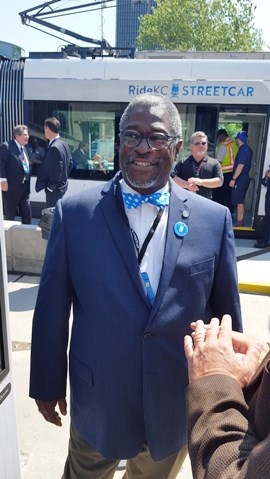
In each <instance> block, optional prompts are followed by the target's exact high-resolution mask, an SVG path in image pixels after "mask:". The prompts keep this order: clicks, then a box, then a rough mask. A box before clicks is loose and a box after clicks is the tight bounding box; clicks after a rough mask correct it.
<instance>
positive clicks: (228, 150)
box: [213, 128, 238, 213]
mask: <svg viewBox="0 0 270 479" xmlns="http://www.w3.org/2000/svg"><path fill="white" fill-rule="evenodd" d="M217 143H218V149H217V152H216V159H217V160H218V161H219V162H220V164H221V169H222V173H223V178H224V181H223V185H222V186H221V187H220V188H215V189H214V191H213V200H214V201H217V202H218V203H220V204H221V205H224V206H227V208H229V210H230V212H231V213H233V210H234V207H233V206H232V204H231V188H230V186H229V184H230V181H231V179H232V171H233V165H234V160H235V157H236V153H237V151H238V147H237V144H236V143H235V141H233V140H231V139H230V138H229V135H228V133H227V131H226V130H225V129H224V128H221V129H220V130H218V132H217Z"/></svg>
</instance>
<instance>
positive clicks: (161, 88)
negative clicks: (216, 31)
mask: <svg viewBox="0 0 270 479" xmlns="http://www.w3.org/2000/svg"><path fill="white" fill-rule="evenodd" d="M143 93H155V94H159V95H164V96H170V98H184V97H186V98H191V97H193V98H194V97H196V98H197V97H212V98H213V97H223V98H224V97H228V98H231V97H238V98H240V97H253V96H254V87H253V86H250V85H241V84H220V85H217V84H209V83H208V84H207V83H205V84H201V83H194V82H192V83H191V84H180V83H173V84H172V85H161V84H154V85H143V86H141V85H129V96H133V95H134V96H137V95H142V94H143Z"/></svg>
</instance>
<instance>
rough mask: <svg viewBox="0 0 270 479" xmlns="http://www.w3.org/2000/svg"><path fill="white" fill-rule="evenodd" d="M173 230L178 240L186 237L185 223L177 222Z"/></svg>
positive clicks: (186, 228)
mask: <svg viewBox="0 0 270 479" xmlns="http://www.w3.org/2000/svg"><path fill="white" fill-rule="evenodd" d="M173 229H174V232H175V234H176V236H179V237H180V238H182V237H183V236H186V234H187V232H188V227H187V225H186V223H182V221H179V222H178V223H175V225H174V227H173Z"/></svg>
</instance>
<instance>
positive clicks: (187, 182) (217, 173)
mask: <svg viewBox="0 0 270 479" xmlns="http://www.w3.org/2000/svg"><path fill="white" fill-rule="evenodd" d="M207 149H208V138H207V136H206V134H205V133H204V132H203V131H195V132H194V133H193V134H192V135H191V138H190V150H191V153H192V155H190V156H189V157H188V158H181V159H180V160H179V161H178V163H177V165H176V166H175V169H174V172H173V176H174V181H175V182H176V183H177V185H179V186H181V187H182V188H186V189H188V190H190V191H193V192H194V193H197V194H198V195H200V196H204V197H205V198H209V199H210V200H211V199H212V191H213V188H220V187H221V186H222V183H223V174H222V170H221V166H220V163H219V162H218V160H216V159H215V158H211V157H210V156H208V155H207Z"/></svg>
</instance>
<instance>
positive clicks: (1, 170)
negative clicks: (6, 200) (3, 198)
mask: <svg viewBox="0 0 270 479" xmlns="http://www.w3.org/2000/svg"><path fill="white" fill-rule="evenodd" d="M25 153H26V155H27V156H28V160H29V155H28V149H27V147H25ZM0 177H2V178H7V181H8V191H9V193H12V192H13V191H18V189H19V188H21V187H22V185H23V180H24V179H26V180H27V185H28V187H29V189H30V181H29V179H30V172H29V174H25V171H24V169H23V155H22V153H21V151H20V150H19V148H18V146H17V144H16V142H15V140H10V141H6V142H4V143H2V145H1V146H0Z"/></svg>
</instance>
